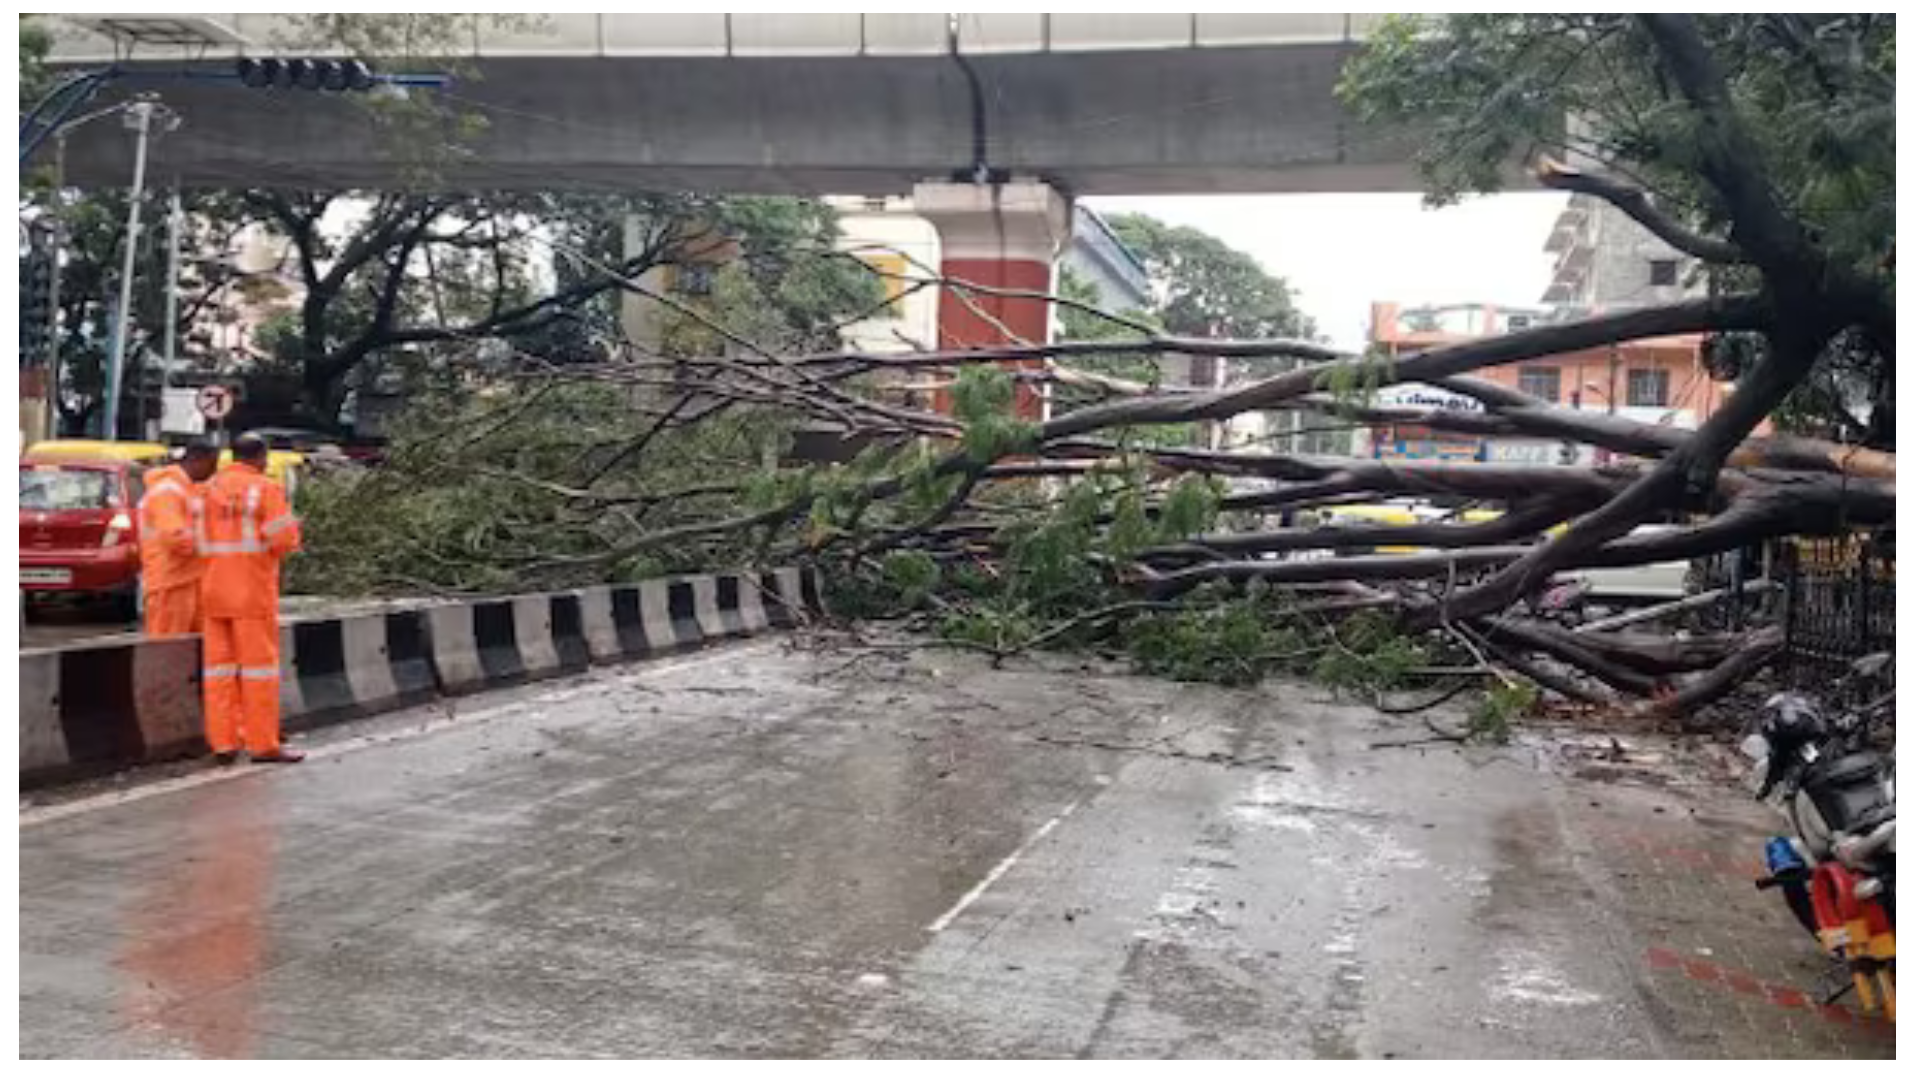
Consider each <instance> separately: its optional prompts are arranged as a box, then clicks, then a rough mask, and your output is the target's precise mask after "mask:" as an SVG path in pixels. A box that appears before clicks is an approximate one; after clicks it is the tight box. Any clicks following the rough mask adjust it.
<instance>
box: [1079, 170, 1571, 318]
mask: <svg viewBox="0 0 1920 1080" xmlns="http://www.w3.org/2000/svg"><path fill="white" fill-rule="evenodd" d="M1566 201H1567V197H1566V196H1565V195H1564V194H1559V193H1555V192H1524V193H1512V194H1500V195H1489V196H1483V197H1481V198H1476V199H1468V200H1466V201H1464V202H1461V203H1460V204H1458V205H1455V206H1450V207H1447V208H1445V209H1442V210H1429V209H1425V208H1423V207H1422V206H1421V205H1420V196H1419V195H1417V194H1370V195H1207V196H1166V197H1154V198H1105V199H1102V198H1089V199H1087V205H1088V206H1089V207H1091V208H1093V209H1094V210H1096V211H1098V212H1100V213H1101V214H1117V213H1127V212H1137V213H1144V214H1152V215H1153V216H1155V217H1157V218H1159V219H1161V220H1162V221H1166V222H1170V223H1172V224H1175V225H1190V226H1192V227H1194V228H1197V229H1204V230H1206V231H1207V232H1210V233H1212V234H1213V235H1215V236H1217V237H1219V238H1220V239H1222V240H1224V241H1226V242H1227V243H1229V244H1231V245H1233V246H1234V247H1236V248H1239V249H1240V250H1242V251H1244V252H1246V253H1247V254H1249V255H1252V256H1253V257H1254V258H1256V259H1258V260H1259V261H1260V262H1261V264H1262V265H1264V266H1265V267H1266V268H1267V270H1268V271H1269V272H1270V273H1272V274H1274V275H1275V276H1277V277H1283V278H1286V279H1287V282H1288V284H1290V285H1292V286H1293V287H1294V289H1295V292H1296V295H1297V298H1298V301H1299V304H1300V306H1301V308H1302V309H1303V310H1304V311H1306V313H1307V314H1308V315H1311V316H1312V317H1313V320H1314V322H1315V323H1316V324H1317V325H1318V328H1319V331H1320V333H1321V334H1323V335H1325V336H1326V337H1327V338H1328V339H1330V340H1331V342H1332V343H1333V344H1334V345H1335V346H1338V347H1341V348H1351V349H1358V348H1359V347H1361V346H1362V345H1364V344H1365V343H1366V329H1367V315H1368V310H1369V305H1371V304H1372V303H1373V302H1374V301H1375V300H1391V301H1397V302H1399V303H1402V304H1408V305H1413V304H1445V303H1494V304H1515V305H1529V304H1537V303H1539V301H1540V294H1541V293H1542V292H1545V291H1546V288H1547V282H1548V279H1549V278H1550V277H1551V276H1552V271H1553V257H1552V256H1551V255H1549V254H1548V253H1547V252H1545V251H1544V250H1542V248H1543V246H1544V245H1545V244H1546V241H1547V232H1548V230H1549V229H1550V228H1552V226H1553V220H1554V218H1555V217H1556V216H1558V214H1559V213H1560V210H1561V208H1562V207H1564V206H1565V205H1566Z"/></svg>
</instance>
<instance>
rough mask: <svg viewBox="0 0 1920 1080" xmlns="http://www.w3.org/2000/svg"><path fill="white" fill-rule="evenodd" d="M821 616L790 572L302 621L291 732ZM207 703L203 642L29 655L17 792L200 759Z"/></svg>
mask: <svg viewBox="0 0 1920 1080" xmlns="http://www.w3.org/2000/svg"><path fill="white" fill-rule="evenodd" d="M825 613H826V607H825V604H824V602H823V600H822V596H821V590H820V581H819V578H818V576H817V574H816V573H815V572H814V571H812V570H797V569H784V570H775V571H769V572H766V573H740V574H702V575H695V576H690V577H680V578H668V579H663V580H658V581H646V582H640V583H638V584H635V585H619V586H607V587H602V588H593V589H581V590H578V591H575V592H563V593H551V594H543V595H535V596H514V597H506V598H502V599H498V600H476V601H470V602H459V603H448V604H438V605H434V606H430V607H425V608H416V609H411V610H403V611H387V612H379V613H375V614H365V615H346V616H338V617H322V618H310V619H297V620H293V621H290V622H287V623H285V624H283V625H282V627H281V636H280V708H281V722H282V724H283V725H284V726H285V728H286V729H287V730H289V731H301V730H306V729H310V728H316V727H322V726H325V725H328V724H334V723H339V722H341V721H343V720H350V719H355V718H358V717H364V716H371V715H374V714H377V713H382V712H388V711H391V710H394V709H401V708H406V707H408V706H411V705H418V704H422V703H424V702H427V701H431V700H433V699H435V698H437V697H439V696H440V695H443V694H446V695H452V694H465V693H471V692H474V691H477V690H484V689H492V688H495V687H504V686H511V685H514V684H516V683H521V682H527V681H531V680H535V679H544V678H552V677H555V676H559V675H565V674H570V673H574V672H579V671H584V670H586V668H587V666H588V665H589V664H592V663H608V662H617V661H622V660H636V659H645V658H647V657H652V656H664V655H669V654H672V653H678V652H685V651H688V650H691V649H698V648H701V647H703V646H705V645H707V644H710V643H713V642H717V641H723V640H726V639H730V638H739V637H747V636H751V635H753V634H757V633H762V632H765V631H768V630H787V629H792V628H794V627H796V626H799V625H802V624H804V623H805V622H806V621H807V620H808V619H810V618H812V617H814V616H817V615H822V614H825ZM200 701H201V697H200V640H199V639H198V638H193V637H183V638H171V639H165V640H133V641H124V642H116V643H111V644H99V645H81V646H75V647H70V648H60V649H40V650H29V651H26V652H22V653H21V654H20V775H21V779H22V782H39V781H42V780H50V779H59V778H63V777H66V776H72V775H82V774H86V773H98V772H103V771H111V770H113V769H118V768H124V767H126V766H129V765H135V764H140V763H143V762H151V761H158V760H164V759H166V758H169V757H177V756H182V755H186V754H191V753H195V752H199V751H201V750H204V749H205V742H204V734H203V729H202V724H201V714H200Z"/></svg>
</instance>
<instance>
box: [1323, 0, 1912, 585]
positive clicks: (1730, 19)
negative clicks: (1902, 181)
mask: <svg viewBox="0 0 1920 1080" xmlns="http://www.w3.org/2000/svg"><path fill="white" fill-rule="evenodd" d="M1893 35H1894V21H1893V17H1892V16H1891V15H1873V14H1816V15H1796V14H1785V15H1783V14H1773V13H1768V14H1736V15H1703V16H1689V15H1669V14H1639V15H1613V14H1600V15H1591V14H1574V15H1561V14H1553V15H1504V14H1502V15H1447V16H1419V17H1414V16H1409V17H1404V18H1399V19H1394V20H1389V21H1388V22H1387V23H1386V25H1385V26H1384V27H1383V28H1382V29H1381V30H1380V32H1379V33H1378V34H1377V35H1376V36H1375V37H1374V38H1373V39H1372V40H1370V41H1369V43H1368V45H1367V47H1366V48H1364V49H1363V50H1361V51H1360V53H1358V54H1357V55H1356V56H1355V57H1354V58H1353V59H1352V60H1351V61H1349V64H1348V67H1347V68H1346V70H1345V71H1344V72H1343V75H1342V79H1341V83H1340V87H1339V93H1340V96H1341V97H1342V98H1343V99H1344V100H1345V101H1346V102H1347V103H1348V105H1349V106H1351V107H1352V108H1353V109H1354V110H1355V111H1356V113H1357V114H1358V115H1359V116H1360V118H1361V119H1362V120H1364V121H1368V122H1372V123H1387V124H1398V125H1405V126H1408V127H1410V128H1411V129H1412V130H1414V131H1417V132H1419V134H1420V138H1421V148H1420V151H1419V161H1420V166H1421V168H1422V170H1423V171H1424V173H1425V175H1426V177H1427V182H1428V186H1429V195H1430V196H1431V197H1432V198H1434V199H1436V200H1440V201H1445V200H1448V199H1453V198H1457V197H1459V196H1460V195H1462V194H1465V193H1468V192H1474V191H1489V190H1494V189H1496V188H1497V187H1498V186H1499V184H1500V181H1501V179H1502V177H1503V176H1504V175H1505V174H1506V173H1507V172H1508V171H1509V170H1510V169H1511V167H1512V165H1513V164H1514V163H1515V161H1516V159H1521V160H1526V159H1531V163H1532V164H1533V165H1534V167H1535V172H1536V175H1538V176H1539V178H1540V179H1541V181H1542V182H1543V183H1545V184H1546V185H1547V186H1549V187H1553V188H1557V189H1560V190H1566V191H1571V192H1574V193H1577V194H1584V195H1591V196H1594V197H1596V198H1600V199H1604V200H1606V201H1607V202H1609V203H1611V204H1612V205H1614V206H1616V207H1618V208H1619V209H1620V210H1621V211H1623V212H1625V213H1626V214H1628V215H1630V216H1632V217H1633V218H1634V219H1635V220H1636V221H1639V222H1640V223H1641V224H1642V225H1644V226H1646V227H1647V228H1648V229H1649V230H1650V231H1652V232H1653V233H1654V234H1656V235H1657V236H1659V237H1660V238H1661V239H1663V240H1665V241H1667V242H1668V243H1669V244H1671V245H1673V246H1674V247H1675V248H1677V249H1679V250H1680V251H1683V252H1685V253H1686V254H1688V255H1691V256H1693V257H1694V258H1696V259H1699V260H1701V261H1702V262H1703V263H1704V264H1706V265H1707V266H1708V267H1709V268H1710V274H1711V280H1713V281H1714V283H1715V284H1716V286H1717V287H1718V288H1719V289H1720V290H1721V291H1722V292H1723V293H1724V292H1731V293H1733V294H1734V296H1733V298H1731V299H1730V300H1729V301H1728V302H1726V303H1722V304H1719V305H1708V306H1707V307H1708V309H1711V308H1713V307H1717V308H1718V309H1719V310H1720V311H1721V312H1723V313H1724V312H1726V311H1728V310H1729V309H1732V310H1735V311H1741V310H1742V309H1744V312H1743V313H1742V314H1741V315H1739V316H1738V317H1737V318H1733V319H1728V318H1726V317H1725V316H1724V315H1721V316H1718V317H1716V319H1715V320H1714V321H1707V320H1701V321H1699V322H1697V323H1696V325H1697V326H1698V328H1699V329H1703V330H1705V329H1737V330H1741V331H1747V332H1752V333H1753V334H1754V335H1755V337H1754V338H1753V340H1754V342H1755V344H1756V347H1755V348H1754V349H1753V351H1752V353H1751V356H1752V360H1751V362H1750V363H1747V364H1745V365H1744V366H1743V370H1741V371H1740V373H1739V374H1740V379H1739V385H1738V388H1737V390H1736V391H1735V393H1734V394H1733V395H1732V397H1731V398H1729V399H1728V400H1727V402H1726V403H1725V404H1724V405H1723V406H1722V407H1721V408H1720V409H1719V410H1718V411H1716V412H1715V413H1714V414H1713V415H1712V416H1710V417H1708V418H1707V420H1706V421H1705V422H1704V423H1703V424H1701V426H1700V428H1699V430H1698V431H1696V432H1695V433H1694V434H1692V435H1691V436H1689V437H1688V438H1687V440H1686V441H1685V442H1684V443H1683V444H1681V445H1680V446H1679V447H1678V448H1676V449H1675V450H1674V451H1673V452H1672V453H1670V454H1669V455H1667V456H1666V457H1664V458H1663V459H1662V460H1661V461H1660V463H1659V464H1658V465H1657V466H1656V467H1654V468H1653V469H1651V470H1649V471H1648V472H1647V473H1646V474H1645V475H1644V476H1643V477H1642V478H1641V479H1639V480H1638V481H1636V482H1635V483H1634V484H1633V485H1632V486H1631V487H1629V488H1628V489H1627V490H1625V491H1623V492H1621V493H1620V494H1619V495H1618V496H1617V497H1615V498H1613V499H1612V500H1611V501H1609V502H1608V503H1607V504H1606V505H1605V506H1604V507H1602V508H1600V509H1599V510H1597V511H1595V512H1593V513H1590V514H1588V515H1587V516H1585V517H1583V518H1581V519H1579V520H1578V521H1577V522H1576V523H1575V524H1574V525H1573V527H1571V528H1569V529H1568V530H1567V531H1565V532H1564V533H1561V534H1560V535H1558V536H1557V537H1556V538H1555V539H1554V540H1552V541H1551V542H1549V543H1546V544H1543V545H1540V546H1538V547H1536V548H1535V549H1534V550H1532V551H1531V552H1530V553H1529V554H1528V555H1527V556H1526V557H1524V558H1522V559H1520V560H1518V561H1516V562H1513V563H1511V564H1509V565H1508V566H1507V567H1505V568H1504V569H1502V570H1500V571H1499V572H1498V573H1496V574H1494V575H1493V576H1492V577H1490V578H1488V579H1487V580H1486V581H1484V582H1482V583H1481V584H1479V585H1476V586H1474V587H1473V588H1472V589H1469V590H1468V591H1467V592H1465V593H1464V594H1462V595H1461V596H1459V597H1457V598H1456V599H1455V600H1454V601H1453V602H1451V603H1450V604H1449V605H1448V611H1449V613H1450V614H1451V615H1452V616H1453V617H1456V618H1459V617H1464V616H1470V615H1476V614H1484V613H1488V612H1492V611H1497V610H1501V609H1503V608H1505V607H1506V606H1507V605H1509V604H1511V603H1513V602H1514V601H1516V600H1517V599H1519V598H1520V597H1521V596H1522V595H1524V594H1525V593H1526V591H1527V590H1529V589H1532V588H1534V587H1537V586H1538V585H1539V584H1540V583H1541V582H1543V581H1545V580H1546V579H1547V577H1548V575H1550V574H1551V573H1552V572H1553V571H1554V570H1556V569H1558V568H1560V567H1563V566H1566V565H1569V564H1570V562H1571V561H1572V560H1574V559H1577V558H1579V557H1581V556H1583V555H1585V554H1586V553H1588V552H1591V551H1592V550H1593V549H1595V548H1596V547H1598V546H1600V545H1602V544H1605V543H1608V542H1610V541H1612V540H1614V539H1615V538H1617V537H1620V536H1622V535H1624V534H1626V533H1627V532H1628V531H1629V530H1631V529H1632V528H1633V527H1634V526H1635V525H1638V524H1640V523H1642V522H1645V521H1647V520H1650V519H1651V518H1652V517H1654V516H1655V515H1658V514H1661V513H1665V512H1669V511H1673V510H1682V509H1707V508H1709V506H1710V497H1711V495H1712V493H1713V491H1714V490H1715V485H1716V482H1717V480H1718V477H1719V473H1720V470H1721V468H1722V466H1723V465H1724V464H1725V463H1726V461H1727V458H1728V455H1730V454H1731V453H1732V452H1733V450H1734V448H1735V447H1736V446H1738V445H1739V444H1740V443H1741V442H1742V441H1743V440H1745V439H1746V438H1747V437H1748V435H1749V434H1750V433H1751V432H1752V431H1753V429H1754V427H1755V425H1757V424H1758V423H1759V422H1760V421H1762V420H1763V419H1765V418H1766V417H1767V416H1769V415H1771V414H1775V413H1776V412H1777V411H1778V410H1780V409H1781V408H1782V406H1783V405H1785V404H1786V403H1788V402H1789V401H1790V400H1791V399H1792V398H1793V397H1794V395H1795V393H1796V392H1797V391H1800V390H1801V388H1803V387H1805V386H1807V385H1808V383H1809V380H1810V379H1812V378H1814V377H1815V376H1816V373H1817V371H1818V370H1819V368H1820V366H1821V365H1822V364H1823V363H1830V362H1831V361H1830V358H1831V357H1832V356H1833V355H1834V354H1835V350H1836V349H1853V348H1854V347H1855V346H1856V345H1857V346H1858V347H1859V349H1860V350H1861V353H1862V354H1863V355H1864V354H1867V353H1870V354H1871V355H1872V356H1873V357H1874V358H1875V359H1874V360H1873V361H1871V363H1873V364H1874V366H1875V368H1876V375H1875V381H1876V382H1877V383H1878V384H1879V385H1880V386H1881V387H1884V388H1885V393H1884V396H1883V397H1882V400H1881V402H1879V403H1877V404H1876V412H1879V413H1882V414H1884V418H1885V422H1884V424H1882V423H1875V424H1874V425H1873V426H1874V427H1875V428H1877V429H1883V430H1885V431H1887V432H1889V433H1890V432H1891V430H1892V424H1891V411H1892V396H1891V387H1892V383H1893V376H1892V366H1893V357H1894V355H1895V348H1894V346H1895V337H1896V335H1895V326H1894V304H1893V294H1894V279H1893V198H1894V185H1893V162H1894V156H1893V108H1894V95H1893V89H1894V48H1893ZM1701 309H1702V305H1699V304H1693V305H1687V304H1682V305H1667V306H1666V307H1665V308H1664V316H1663V317H1671V318H1680V317H1683V316H1684V317H1686V318H1688V319H1694V318H1696V317H1697V316H1696V315H1695V313H1696V312H1698V311H1700V310H1701ZM1638 317H1639V318H1642V319H1643V320H1644V319H1646V318H1651V317H1653V313H1651V312H1648V313H1641V314H1640V315H1639V316H1638Z"/></svg>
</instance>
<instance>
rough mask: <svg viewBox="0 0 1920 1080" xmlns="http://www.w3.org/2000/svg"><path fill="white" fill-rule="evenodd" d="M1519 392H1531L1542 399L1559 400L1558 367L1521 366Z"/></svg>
mask: <svg viewBox="0 0 1920 1080" xmlns="http://www.w3.org/2000/svg"><path fill="white" fill-rule="evenodd" d="M1520 392H1521V393H1523V394H1532V395H1533V396H1534V397H1537V398H1539V399H1541V400H1542V401H1555V402H1557V401H1559V400H1560V369H1559V368H1557V367H1523V368H1521V369H1520Z"/></svg>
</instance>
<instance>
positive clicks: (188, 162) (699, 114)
mask: <svg viewBox="0 0 1920 1080" xmlns="http://www.w3.org/2000/svg"><path fill="white" fill-rule="evenodd" d="M1351 48H1352V47H1351V46H1348V45H1342V44H1332V43H1329V44H1313V45H1289V46H1274V47H1250V48H1232V49H1219V48H1209V49H1184V50H1144V51H1136V52H1107V53H1086V54H1061V53H1054V54H1042V55H1008V56H977V57H974V58H973V63H974V65H975V68H976V70H977V71H978V72H979V75H980V79H981V83H982V89H983V93H984V97H985V102H986V114H987V156H988V159H989V163H990V164H991V165H993V166H995V167H1003V168H1007V169H1010V170H1012V171H1014V172H1016V173H1021V174H1027V175H1033V176H1038V177H1041V178H1044V179H1047V180H1050V181H1052V182H1053V183H1055V184H1057V185H1059V186H1060V187H1062V188H1063V189H1065V190H1067V191H1069V192H1072V193H1075V194H1083V195H1140V194H1161V193H1175V192H1179V193H1203V192H1289V191H1309V190H1310V191H1407V190H1416V189H1417V187H1418V185H1417V182H1416V181H1417V178H1416V177H1415V175H1414V173H1413V170H1412V169H1411V167H1410V165H1409V161H1408V158H1409V155H1408V153H1407V149H1406V148H1407V145H1408V142H1407V140H1406V139H1405V138H1404V137H1396V136H1393V135H1390V134H1384V133H1381V132H1379V131H1376V130H1373V129H1365V130H1363V129H1361V128H1359V127H1358V125H1357V124H1355V123H1354V122H1353V121H1352V120H1351V119H1350V118H1348V117H1346V116H1345V115H1344V114H1343V112H1342V110H1341V109H1340V107H1339V105H1338V104H1337V103H1336V102H1335V100H1334V98H1333V93H1332V88H1333V85H1334V82H1335V80H1336V78H1337V76H1338V73H1339V69H1340V64H1341V62H1342V61H1343V60H1344V59H1345V57H1346V56H1347V55H1348V53H1349V52H1350V51H1351ZM475 68H476V70H475V71H473V72H472V73H471V74H465V73H463V74H462V75H461V77H460V78H459V79H458V80H457V81H456V83H455V84H454V86H453V87H452V88H451V89H450V90H448V91H445V93H447V94H448V95H449V96H450V97H451V99H452V101H453V103H455V104H457V105H458V106H460V107H462V108H464V109H467V110H470V111H472V112H474V113H477V114H479V115H481V116H483V117H485V119H486V121H487V128H486V131H485V132H484V134H482V135H480V136H479V137H478V138H477V140H476V142H475V144H474V152H473V153H472V154H471V156H470V157H467V158H465V159H464V160H460V161H458V162H456V163H453V164H450V165H447V166H445V167H443V168H441V169H440V170H439V171H438V172H437V173H436V174H435V175H434V176H433V178H432V179H431V180H427V179H423V178H422V177H420V176H419V175H417V174H414V173H412V172H411V171H410V170H407V169H405V168H403V167H402V165H401V161H402V157H401V155H399V154H397V153H396V151H395V148H394V147H393V146H392V145H391V142H390V140H387V139H385V138H384V137H383V136H382V135H381V134H380V133H378V132H377V131H376V129H375V126H374V124H373V123H372V122H371V121H370V119H369V117H368V115H367V113H366V111H365V110H364V108H363V106H364V104H365V100H366V99H356V98H352V97H347V96H339V95H329V94H322V93H307V92H298V91H290V92H285V91H260V90H248V89H244V88H241V87H239V86H238V85H237V84H234V83H231V82H200V81H188V80H174V79H166V78H157V79H140V78H132V79H126V80H122V81H121V82H120V83H118V84H117V85H116V86H114V87H113V88H112V89H111V90H109V91H107V92H104V93H103V94H102V100H101V101H100V102H97V103H96V104H104V103H105V101H106V100H107V99H108V98H110V96H112V95H124V94H128V93H132V92H135V91H140V90H157V91H158V92H160V93H161V95H162V98H163V100H165V101H166V103H167V104H168V105H169V106H171V107H173V108H175V109H177V110H178V111H179V112H180V113H181V114H182V116H183V118H184V120H185V123H184V124H183V125H182V127H181V128H180V129H179V130H178V131H176V132H173V133H171V134H169V135H167V136H166V137H165V138H164V139H163V140H161V141H160V143H159V145H158V147H157V150H156V151H155V157H154V162H153V167H154V170H155V174H156V175H157V177H159V178H160V179H161V180H162V181H163V182H171V181H173V180H175V179H178V181H179V182H181V183H183V184H187V185H189V186H223V187H226V186H240V185H250V186H286V187H304V188H314V187H320V188H325V187H373V186H378V187H394V186H397V185H399V184H402V183H431V184H433V185H436V186H444V187H451V188H460V189H540V190H584V191H596V190H607V191H627V190H635V189H650V190H673V189H697V190H708V191H728V192H739V193H768V194H774V193H784V194H808V195H817V194H854V195H859V194H868V195H883V194H904V193H906V192H908V191H910V190H911V189H912V186H913V184H914V182H915V181H918V180H924V179H927V178H929V177H936V176H944V175H946V174H948V173H950V172H952V171H953V170H955V169H959V168H963V167H965V166H967V165H969V164H970V163H971V160H972V145H973V134H972V133H973V122H972V113H971V108H970V105H969V94H968V89H967V84H966V80H965V78H964V76H963V75H962V73H961V72H960V70H959V69H958V67H956V66H955V65H954V64H953V63H951V62H950V61H948V60H947V59H945V58H940V57H934V58H929V57H864V58H657V57H654V58H640V57H635V58H587V57H578V58H559V57H543V58H536V57H525V58H504V59H503V58H488V59H483V60H480V61H477V62H475ZM144 70H147V71H151V72H154V73H162V72H165V71H168V70H177V69H172V68H170V67H169V66H166V65H154V66H153V67H151V68H147V69H144ZM131 169H132V139H131V138H130V137H129V136H128V133H127V132H125V131H122V130H119V129H118V128H117V127H116V126H114V125H110V124H94V125H90V126H89V127H87V128H85V129H81V130H80V131H77V132H75V133H74V135H73V136H72V138H71V141H70V143H69V146H68V151H67V175H68V177H69V179H70V181H71V182H74V183H77V184H80V185H83V186H98V185H119V184H124V183H125V182H126V180H127V177H128V175H129V174H130V172H131Z"/></svg>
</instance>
